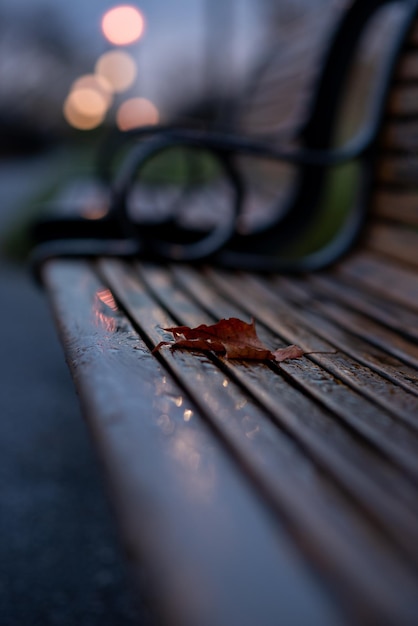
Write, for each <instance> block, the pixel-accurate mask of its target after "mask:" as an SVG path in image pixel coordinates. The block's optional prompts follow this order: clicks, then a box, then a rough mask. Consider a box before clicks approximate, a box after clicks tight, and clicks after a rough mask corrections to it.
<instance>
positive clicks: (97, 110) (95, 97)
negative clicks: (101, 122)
mask: <svg viewBox="0 0 418 626" xmlns="http://www.w3.org/2000/svg"><path fill="white" fill-rule="evenodd" d="M68 99H69V100H70V101H71V106H72V107H73V109H75V110H76V111H78V112H79V113H81V114H82V115H87V116H90V117H92V116H93V117H94V116H96V115H99V116H100V115H104V114H105V113H106V111H107V106H106V100H105V99H104V98H103V96H102V95H100V93H98V92H97V91H96V90H95V89H89V88H87V87H83V89H75V90H74V91H71V92H70V94H69V95H68Z"/></svg>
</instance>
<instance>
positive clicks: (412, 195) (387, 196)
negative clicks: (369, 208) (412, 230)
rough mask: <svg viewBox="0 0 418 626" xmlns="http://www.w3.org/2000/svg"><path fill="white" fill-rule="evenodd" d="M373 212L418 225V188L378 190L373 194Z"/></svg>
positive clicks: (390, 218) (387, 217) (396, 220)
mask: <svg viewBox="0 0 418 626" xmlns="http://www.w3.org/2000/svg"><path fill="white" fill-rule="evenodd" d="M373 213H374V214H375V215H376V216H378V217H383V218H386V219H389V220H394V221H395V222H403V223H405V224H410V225H411V226H418V190H417V191H416V192H414V191H409V192H408V191H406V190H403V191H398V192H397V191H390V190H378V191H377V192H376V193H375V194H374V196H373Z"/></svg>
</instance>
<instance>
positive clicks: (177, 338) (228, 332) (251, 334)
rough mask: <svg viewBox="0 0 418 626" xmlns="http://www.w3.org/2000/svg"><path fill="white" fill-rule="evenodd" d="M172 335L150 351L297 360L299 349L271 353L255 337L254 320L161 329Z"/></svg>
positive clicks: (264, 359)
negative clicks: (197, 352)
mask: <svg viewBox="0 0 418 626" xmlns="http://www.w3.org/2000/svg"><path fill="white" fill-rule="evenodd" d="M164 330H165V331H167V332H170V333H172V335H173V338H174V341H173V342H172V343H170V342H168V341H161V342H160V343H159V344H158V346H156V347H155V348H154V351H157V350H159V349H160V348H161V347H162V346H165V345H169V346H170V347H171V348H172V349H179V348H185V349H188V350H199V351H200V350H203V351H210V352H217V353H222V354H225V356H226V358H228V359H247V360H256V361H277V362H279V363H280V362H282V361H285V360H287V359H298V358H299V357H301V356H303V350H302V349H301V348H299V347H298V346H288V347H287V348H279V349H278V350H275V351H274V352H272V351H271V350H269V349H268V348H267V347H266V346H265V345H264V344H263V343H262V341H260V339H259V338H258V336H257V332H256V328H255V321H254V319H253V320H251V323H250V324H248V323H247V322H244V321H242V320H240V319H238V318H236V317H231V318H230V319H223V320H220V321H219V322H217V323H216V324H212V325H210V326H208V325H206V324H201V325H200V326H197V327H196V328H190V327H189V326H173V327H171V328H164Z"/></svg>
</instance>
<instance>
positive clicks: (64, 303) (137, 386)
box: [44, 261, 343, 626]
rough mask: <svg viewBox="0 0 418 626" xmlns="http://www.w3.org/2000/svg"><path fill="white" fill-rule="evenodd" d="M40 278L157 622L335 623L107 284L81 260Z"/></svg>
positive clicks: (336, 616) (278, 529) (331, 607)
mask: <svg viewBox="0 0 418 626" xmlns="http://www.w3.org/2000/svg"><path fill="white" fill-rule="evenodd" d="M44 276H45V281H46V284H47V286H48V288H49V290H50V294H51V302H52V306H53V309H54V311H55V317H56V319H57V321H58V324H59V328H60V333H61V337H62V340H63V343H64V346H65V348H66V352H67V359H68V362H69V365H70V367H71V369H72V373H73V376H74V379H75V382H76V384H77V388H78V390H79V392H80V394H81V400H82V404H83V407H84V411H85V415H86V418H87V420H88V425H89V427H90V430H91V432H92V436H93V437H94V439H95V443H96V444H97V446H98V449H99V452H100V456H101V458H102V461H103V463H104V466H105V471H106V475H107V478H108V481H109V483H110V486H111V489H112V492H113V499H114V501H116V503H117V511H119V522H120V525H121V527H122V529H123V537H124V538H125V543H126V548H127V550H128V553H129V558H130V561H131V565H132V566H133V568H134V570H135V572H136V573H137V575H138V577H141V578H142V579H143V574H144V570H145V572H146V577H147V580H148V581H149V585H150V588H151V590H152V593H153V595H154V602H155V605H156V608H157V609H158V611H159V613H160V616H161V617H162V619H163V621H164V623H166V624H173V625H176V626H178V625H183V624H184V625H185V626H192V625H195V624H197V623H199V624H202V625H207V626H209V625H213V624H222V625H225V626H230V625H231V624H246V625H248V626H249V625H252V624H255V623H258V620H261V622H260V623H263V624H264V623H265V624H269V625H271V626H275V625H276V624H277V623H278V621H280V619H282V618H283V616H285V617H284V619H285V620H286V623H289V624H294V625H295V626H296V625H298V624H306V625H309V624H311V623H312V620H315V621H316V623H321V624H322V623H325V624H329V625H334V624H335V623H341V621H343V620H341V615H340V613H339V609H338V606H337V605H336V604H335V602H334V601H333V599H332V596H331V595H330V594H329V590H327V593H325V591H324V588H323V587H322V586H321V583H320V582H319V581H318V579H317V578H315V577H312V575H311V567H312V566H309V568H307V567H306V564H305V561H304V559H303V558H302V557H301V556H300V552H299V550H298V549H297V548H295V547H294V545H293V544H292V542H291V541H289V536H288V532H287V529H286V528H285V527H284V525H283V524H282V522H281V521H280V519H278V518H277V517H276V518H274V519H273V518H272V515H271V514H270V513H269V512H268V510H267V508H265V507H263V505H262V504H260V499H259V496H256V495H255V494H254V492H253V490H252V488H251V486H250V485H249V484H248V481H247V480H245V478H244V477H243V475H242V473H239V472H238V471H237V466H236V464H235V463H234V462H233V460H232V459H231V456H230V455H229V454H228V453H227V452H226V450H225V448H224V447H223V446H222V445H220V444H219V442H218V440H217V438H216V437H215V436H214V434H213V432H212V431H211V430H210V429H209V428H208V427H207V424H206V422H205V420H204V419H203V418H202V417H201V415H200V414H199V410H198V409H197V407H196V406H195V405H194V404H193V403H192V402H191V400H190V399H189V398H188V397H187V396H185V394H184V391H183V390H182V389H181V388H179V387H178V385H176V383H175V382H174V381H173V380H172V378H171V377H170V375H169V373H168V372H167V371H165V370H164V369H163V368H162V367H161V365H160V364H159V362H158V361H157V360H156V359H155V358H154V357H153V356H152V355H151V354H150V351H149V349H148V348H147V346H146V344H145V343H144V342H143V340H142V339H141V338H140V336H139V335H138V334H137V333H136V332H135V330H134V329H133V327H132V326H131V324H130V323H129V321H128V320H127V319H126V318H125V317H124V316H123V315H122V313H121V311H120V309H118V308H117V306H116V303H115V300H114V298H113V294H112V293H111V291H110V290H109V288H108V286H107V285H106V284H104V283H103V282H102V281H100V280H98V278H97V277H96V276H94V274H93V273H92V272H91V271H90V270H89V268H88V266H87V265H86V264H85V263H82V262H71V263H68V262H64V261H60V262H53V263H52V264H48V265H47V267H46V269H45V273H44ZM152 306H153V307H154V308H155V307H157V305H156V303H155V302H154V303H153V304H152ZM226 581H227V582H226ZM301 594H302V595H301Z"/></svg>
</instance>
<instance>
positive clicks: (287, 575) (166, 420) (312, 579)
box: [44, 252, 418, 625]
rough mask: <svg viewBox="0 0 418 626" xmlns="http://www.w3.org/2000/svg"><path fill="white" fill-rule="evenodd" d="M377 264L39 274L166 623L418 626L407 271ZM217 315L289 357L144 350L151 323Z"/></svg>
mask: <svg viewBox="0 0 418 626" xmlns="http://www.w3.org/2000/svg"><path fill="white" fill-rule="evenodd" d="M382 263H383V264H385V263H388V262H387V260H386V261H385V259H383V260H382V259H381V258H380V257H378V256H373V255H372V253H371V252H368V253H361V254H357V255H356V256H353V257H352V258H351V259H349V260H346V261H345V262H344V263H342V264H341V266H340V267H336V268H334V269H333V270H332V271H329V272H326V273H325V272H324V273H322V274H317V275H314V276H311V277H299V278H296V277H292V278H286V277H275V278H268V277H260V276H256V275H252V274H244V273H235V272H227V271H221V270H216V269H202V270H196V269H193V268H190V267H184V266H175V267H160V266H158V267H157V266H153V265H147V264H139V263H138V264H135V263H134V264H129V263H126V262H122V261H120V260H107V261H104V260H103V261H100V262H98V263H96V264H87V263H83V262H68V261H54V262H52V263H50V264H48V265H47V266H46V268H45V275H44V278H45V282H46V284H47V287H48V292H49V294H50V297H51V303H52V307H53V309H54V311H55V315H56V319H57V323H58V326H59V329H60V333H61V337H62V340H63V343H64V346H65V350H66V354H67V359H68V362H69V365H70V368H71V370H72V372H73V376H74V380H75V383H76V386H77V389H78V391H79V393H80V397H81V402H82V405H83V408H84V412H85V415H86V419H87V423H88V426H89V428H90V430H91V433H92V437H93V439H94V441H95V442H96V444H97V447H98V449H99V452H100V456H101V459H102V461H103V465H104V468H105V472H106V476H107V478H108V482H109V484H110V488H111V491H112V495H113V500H114V501H115V503H116V510H117V512H118V516H119V521H120V526H121V530H122V533H121V534H122V537H123V538H124V541H125V546H126V549H127V554H128V556H129V559H130V562H131V564H132V566H133V568H134V571H135V572H136V574H137V577H138V579H141V581H142V582H143V579H144V572H145V579H146V585H147V587H148V589H149V590H150V591H151V597H154V599H156V605H157V606H158V609H159V611H160V613H161V615H162V617H163V621H164V622H165V623H167V624H187V625H188V624H191V625H192V624H193V625H194V624H196V623H199V624H217V625H218V624H220V625H222V624H228V625H229V624H235V623H237V624H238V623H239V624H254V623H262V624H266V625H268V624H272V625H273V624H274V625H275V624H277V623H281V622H282V623H286V624H295V625H296V624H297V625H300V624H309V625H311V624H321V625H322V624H340V623H341V624H377V623H378V624H395V623H396V624H415V623H416V616H417V614H418V548H417V546H418V341H417V330H418V325H417V321H418V307H417V302H418V301H417V294H415V291H414V289H413V288H412V290H411V285H409V286H408V285H407V283H406V282H405V272H407V275H408V276H409V273H408V272H410V271H411V270H410V269H409V268H406V267H405V266H404V265H399V266H397V265H395V264H394V262H391V265H390V268H391V271H392V272H394V273H395V274H396V276H397V278H396V281H392V280H390V281H389V280H387V278H386V279H384V276H383V277H382V280H381V281H379V280H376V276H375V274H376V272H377V271H378V268H380V267H381V264H382ZM367 268H368V271H366V270H367ZM398 273H399V275H398ZM402 277H403V279H404V280H401V278H402ZM392 291H393V293H392ZM369 296H370V297H369ZM376 312H379V315H375V313H376ZM231 316H239V317H241V318H242V319H245V320H247V321H249V320H250V318H251V317H254V318H255V319H256V322H257V327H258V331H259V335H260V337H261V338H262V339H263V340H264V341H265V342H266V343H267V344H268V345H269V346H271V347H272V348H276V347H280V346H283V345H287V344H289V343H297V344H298V345H300V346H301V347H302V348H303V349H304V350H305V351H306V355H305V356H304V357H303V358H301V359H298V360H293V361H288V362H285V363H282V364H280V365H272V364H267V363H244V362H241V361H232V360H230V361H228V360H226V359H224V358H222V357H215V356H213V355H208V354H199V353H193V352H188V351H176V352H172V351H171V350H170V349H169V348H163V349H162V350H161V351H160V352H159V353H158V354H155V355H152V354H151V350H152V348H153V347H154V346H155V345H156V344H157V343H158V342H159V341H161V340H164V339H169V336H168V335H167V333H165V332H164V331H163V330H162V328H164V327H167V326H170V325H173V324H186V325H190V326H194V325H197V324H200V323H211V322H213V321H215V320H218V319H220V318H223V317H231ZM202 616H203V617H202Z"/></svg>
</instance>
